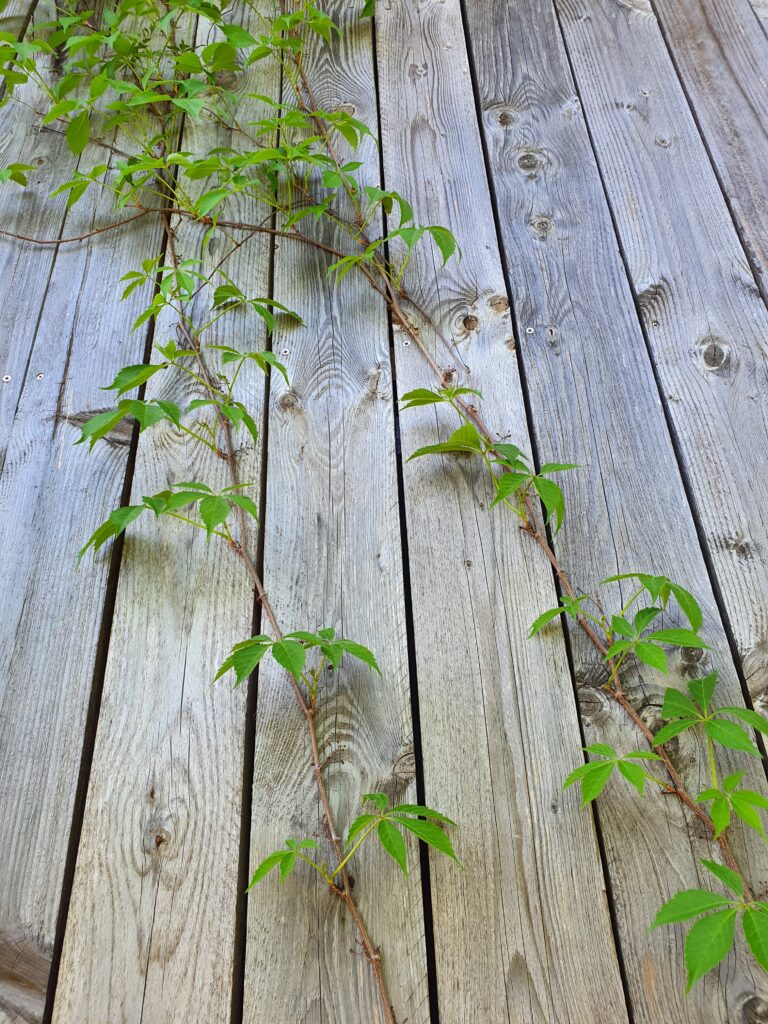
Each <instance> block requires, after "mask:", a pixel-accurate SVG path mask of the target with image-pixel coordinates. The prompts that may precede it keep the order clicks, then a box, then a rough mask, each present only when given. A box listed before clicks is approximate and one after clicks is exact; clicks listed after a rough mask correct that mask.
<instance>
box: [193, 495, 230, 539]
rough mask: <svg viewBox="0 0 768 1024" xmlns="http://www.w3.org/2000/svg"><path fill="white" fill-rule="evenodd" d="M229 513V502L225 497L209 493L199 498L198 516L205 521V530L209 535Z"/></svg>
mask: <svg viewBox="0 0 768 1024" xmlns="http://www.w3.org/2000/svg"><path fill="white" fill-rule="evenodd" d="M228 515H229V502H228V501H227V500H226V498H221V497H219V496H218V495H215V494H211V495H206V497H204V498H201V499H200V518H201V519H202V520H203V522H204V523H205V530H206V533H207V535H208V536H209V537H210V536H211V535H212V534H213V531H214V530H215V529H216V527H217V526H221V524H222V523H223V522H224V521H225V519H226V518H227V516H228Z"/></svg>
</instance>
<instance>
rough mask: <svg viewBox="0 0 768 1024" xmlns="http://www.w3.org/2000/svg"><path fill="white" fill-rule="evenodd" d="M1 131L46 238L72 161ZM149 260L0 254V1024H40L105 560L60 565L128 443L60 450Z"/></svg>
mask: <svg viewBox="0 0 768 1024" xmlns="http://www.w3.org/2000/svg"><path fill="white" fill-rule="evenodd" d="M26 95H27V98H30V95H31V93H30V92H29V91H27V92H26ZM5 109H6V111H7V110H8V109H9V108H5ZM13 109H18V110H19V111H21V110H24V111H26V108H22V107H20V108H13ZM11 124H12V130H11V132H10V133H9V134H10V136H11V137H12V139H15V140H17V141H18V139H19V138H22V137H24V138H26V139H27V140H28V141H29V143H30V146H29V147H27V148H24V147H22V151H23V155H22V156H21V159H23V160H26V159H27V158H28V157H31V158H32V159H30V160H29V162H30V163H32V162H36V161H37V160H39V162H40V171H39V174H37V173H34V172H33V173H32V174H31V176H30V177H31V187H30V190H29V193H22V192H21V190H16V191H15V192H13V193H11V192H9V191H8V190H7V189H8V186H5V187H4V189H3V190H2V191H1V192H0V199H1V200H2V202H3V204H7V206H5V211H6V212H7V216H6V217H5V220H4V221H3V224H4V226H11V225H13V224H16V225H17V226H18V227H19V228H20V229H21V230H25V231H27V232H29V233H33V234H34V233H37V232H38V231H39V232H41V233H43V234H45V233H47V232H50V231H53V232H55V231H59V230H61V227H62V225H63V222H64V214H63V212H62V204H60V203H58V202H51V203H50V204H49V205H46V201H45V199H44V198H43V196H44V195H45V194H46V193H47V192H49V191H50V190H51V188H52V187H53V183H54V182H55V183H58V182H59V181H61V178H60V177H59V176H60V175H64V176H65V177H66V176H67V175H68V174H69V173H71V171H72V170H73V169H74V166H75V161H74V158H73V157H71V155H67V154H66V153H64V152H62V149H61V142H60V136H57V135H53V134H51V133H40V134H38V133H36V132H35V131H34V129H33V128H32V127H31V124H30V122H29V121H28V120H25V119H24V118H20V119H19V120H15V119H14V120H12V122H11ZM97 160H103V153H102V152H98V153H96V152H94V151H93V150H90V151H86V152H85V153H84V154H83V156H82V157H81V166H90V165H91V164H93V163H96V162H97ZM88 161H90V162H91V163H90V164H89V163H88ZM14 188H15V186H14ZM111 207H112V202H111V200H105V199H104V198H103V197H99V198H97V193H96V191H95V190H94V192H93V193H91V194H87V195H86V197H85V198H83V199H82V200H81V202H80V204H78V205H77V206H76V207H75V208H74V209H73V210H72V211H70V213H69V215H68V217H67V223H68V224H69V225H70V226H71V228H72V230H73V233H81V232H83V231H88V230H89V229H90V228H91V227H92V226H94V225H95V224H97V223H103V222H105V220H107V219H108V218H109V217H111V216H112V209H111ZM159 244H160V228H159V225H158V224H155V225H154V226H153V225H151V224H150V222H149V221H147V222H142V223H141V225H139V224H135V225H131V226H130V227H129V228H128V229H127V230H126V231H125V232H124V233H122V234H121V236H120V238H119V239H115V240H114V241H113V242H112V244H109V243H107V242H105V241H104V242H102V244H101V248H100V247H99V245H98V244H97V243H83V244H80V245H77V246H70V247H69V248H66V249H62V250H61V251H59V252H57V251H56V250H55V249H45V250H43V249H39V248H36V247H34V246H31V245H21V244H19V243H16V242H10V241H8V240H7V239H3V240H2V242H1V243H0V252H2V261H3V273H2V275H0V279H1V280H2V286H1V287H0V291H1V292H2V301H1V302H0V322H1V323H2V328H0V336H2V339H3V355H4V360H5V365H4V366H3V371H4V373H5V375H6V376H10V377H11V380H10V381H7V382H3V383H2V384H0V389H2V390H0V397H2V416H1V417H0V422H1V424H2V431H3V442H4V443H3V449H4V451H5V449H6V446H7V457H6V459H5V465H4V472H3V476H2V480H1V482H0V544H1V545H2V548H1V550H2V551H3V577H2V585H0V623H1V624H2V625H1V627H0V629H1V632H2V642H1V643H0V778H2V786H0V812H1V813H2V816H3V818H2V820H3V822H4V827H3V829H2V831H1V832H0V863H1V864H2V884H0V951H1V952H0V962H2V964H3V967H2V968H0V1021H3V1024H6V1021H7V1020H11V1021H14V1020H23V1021H38V1020H40V1019H41V1017H42V1012H43V1003H44V1000H45V990H46V985H47V974H48V968H49V966H50V958H51V953H52V948H53V942H54V936H55V931H56V923H57V917H58V913H59V906H60V900H61V895H62V884H63V878H64V869H65V861H66V857H67V849H68V844H69V837H70V828H71V824H72V815H73V810H74V806H75V794H76V788H77V785H78V775H79V771H80V761H81V753H82V750H83V738H84V730H85V723H86V716H87V712H88V703H89V697H90V693H91V687H92V682H93V675H94V670H95V666H96V663H97V658H98V656H99V639H100V635H101V630H102V618H103V615H104V609H105V596H106V590H107V578H108V572H109V558H108V557H107V558H100V559H99V560H98V561H97V562H95V563H94V562H91V561H89V562H87V563H85V564H84V565H83V567H82V569H81V570H80V572H79V573H78V572H76V562H75V556H76V554H77V551H78V549H79V548H80V547H81V546H82V543H83V541H84V540H85V537H86V536H87V533H88V532H90V531H89V530H88V526H89V524H90V523H91V522H92V521H93V520H99V519H103V518H104V517H105V516H106V514H107V513H108V512H109V511H110V510H111V509H112V508H114V507H115V506H116V505H118V504H119V502H120V496H121V493H122V490H123V486H124V478H125V471H126V464H127V458H128V450H129V444H130V437H131V433H130V429H127V430H122V431H115V433H114V434H113V435H112V436H110V438H109V439H108V441H107V443H106V444H104V445H101V446H99V448H98V449H97V450H95V451H94V453H93V455H92V456H91V458H90V460H89V459H87V458H86V451H85V449H84V448H77V449H73V448H72V443H73V442H74V441H75V440H76V439H77V437H78V436H79V433H80V431H79V426H80V425H81V424H82V423H83V422H84V421H85V419H87V418H88V416H89V415H91V414H93V413H94V412H96V411H98V410H100V409H103V408H104V407H105V406H106V405H107V404H108V400H107V399H105V397H104V393H103V392H101V391H100V390H99V386H100V385H101V384H103V383H108V382H109V381H111V380H112V379H113V377H114V375H115V373H116V372H117V370H118V369H119V368H120V367H121V366H123V365H125V364H130V363H135V362H140V361H141V359H142V358H143V352H144V344H145V338H144V336H143V332H139V333H136V334H131V332H130V326H131V323H132V321H133V319H134V318H135V317H136V315H137V313H138V311H139V310H140V309H141V308H142V306H143V304H146V302H147V301H148V300H149V298H150V294H149V292H148V291H147V289H145V288H142V289H140V290H139V291H137V292H136V293H135V295H134V296H133V298H132V300H131V301H129V302H125V303H122V304H121V303H120V302H119V301H118V300H119V291H118V290H117V289H116V288H115V278H116V276H118V275H116V274H115V272H114V267H121V266H122V265H123V264H124V263H127V264H133V263H135V262H136V261H137V260H138V259H140V258H141V257H142V256H144V255H146V254H147V253H148V252H151V251H156V250H157V248H158V247H159ZM105 251H108V252H109V253H110V255H111V258H112V260H113V261H114V265H112V264H110V262H109V261H106V260H105V259H104V252H105ZM91 296H98V297H99V301H98V302H91V301H90V297H91ZM84 510H85V514H84ZM94 525H95V524H94Z"/></svg>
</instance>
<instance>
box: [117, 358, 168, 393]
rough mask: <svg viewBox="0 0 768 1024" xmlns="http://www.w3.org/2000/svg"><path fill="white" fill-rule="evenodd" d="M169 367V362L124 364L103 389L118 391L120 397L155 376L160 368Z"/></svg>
mask: <svg viewBox="0 0 768 1024" xmlns="http://www.w3.org/2000/svg"><path fill="white" fill-rule="evenodd" d="M166 367H167V363H152V364H149V363H139V364H138V365H135V366H124V367H123V368H122V370H120V371H119V372H118V374H117V376H116V377H115V379H114V380H113V381H112V383H111V384H109V385H108V386H107V387H105V388H102V389H101V390H102V391H117V395H118V398H119V397H120V395H123V394H125V392H126V391H130V390H131V389H132V388H138V387H140V386H141V385H142V384H144V383H145V382H146V381H148V380H149V378H150V377H154V375H155V374H156V373H159V371H160V370H164V369H166Z"/></svg>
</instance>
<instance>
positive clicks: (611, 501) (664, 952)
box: [466, 0, 768, 1024]
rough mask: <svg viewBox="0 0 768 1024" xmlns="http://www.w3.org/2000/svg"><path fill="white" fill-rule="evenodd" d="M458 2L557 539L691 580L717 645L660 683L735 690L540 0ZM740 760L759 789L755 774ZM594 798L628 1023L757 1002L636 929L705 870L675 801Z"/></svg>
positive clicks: (714, 1013) (754, 858)
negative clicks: (559, 517) (695, 971)
mask: <svg viewBox="0 0 768 1024" xmlns="http://www.w3.org/2000/svg"><path fill="white" fill-rule="evenodd" d="M635 6H637V5H635ZM466 15H467V23H468V27H469V31H470V36H471V43H472V48H473V52H474V59H475V63H476V72H477V82H478V92H479V105H480V111H481V117H482V124H483V130H484V134H485V139H486V144H487V147H488V153H489V160H490V165H491V170H492V177H493V181H494V188H495V192H496V196H497V200H498V209H499V218H500V227H501V234H502V240H503V243H504V250H505V256H506V262H507V271H508V275H509V279H510V285H511V289H512V295H511V296H510V297H511V299H512V305H513V308H514V311H515V316H516V320H517V328H518V337H519V339H520V342H521V350H522V352H521V354H522V358H523V363H524V366H525V375H526V383H527V387H528V393H529V400H530V404H531V410H532V416H533V422H534V429H535V435H536V441H537V446H538V450H539V455H540V458H541V460H542V461H554V460H558V461H560V460H563V459H567V460H569V461H571V460H572V461H574V462H577V463H579V464H580V465H581V466H582V467H583V468H582V469H581V470H580V471H578V472H575V473H571V474H568V475H567V476H566V477H564V482H565V489H566V498H567V502H568V507H569V508H570V517H569V520H568V522H567V524H566V526H565V528H564V530H563V531H562V534H561V535H560V536H558V537H557V540H556V546H557V550H558V552H559V554H560V557H561V559H562V560H563V561H564V563H565V564H566V566H567V567H568V568H569V569H570V570H571V571H572V574H573V577H574V579H575V581H576V584H577V586H578V587H579V589H581V590H584V591H587V592H589V591H591V590H593V589H594V588H595V586H596V585H597V584H598V582H599V581H600V580H601V579H604V578H605V577H606V576H608V575H610V574H612V573H616V572H621V571H633V570H638V571H659V572H664V573H666V574H668V575H669V576H671V577H672V578H673V579H676V580H678V581H680V582H681V583H682V584H683V585H684V586H688V587H690V588H691V589H693V590H694V591H695V592H696V593H697V594H698V595H699V596H700V598H701V599H702V606H703V608H704V612H705V619H706V635H707V638H708V641H709V642H710V643H711V644H712V647H713V651H712V653H711V654H709V655H706V656H705V657H702V658H700V659H695V658H694V657H693V656H692V655H690V654H687V653H686V652H682V654H680V655H677V656H675V658H674V659H673V660H672V674H671V676H670V681H671V682H672V683H673V684H674V685H678V686H681V685H683V684H684V682H685V680H686V678H688V677H689V676H690V675H695V674H698V673H699V672H701V671H702V670H703V669H704V668H705V666H706V667H708V666H709V665H710V664H711V665H712V666H713V667H717V668H719V669H720V671H721V680H722V693H721V696H722V698H723V699H725V700H726V701H727V702H728V703H730V702H734V703H739V702H740V701H741V692H740V687H739V683H738V679H737V677H736V674H735V671H734V666H733V664H732V662H731V659H730V654H729V649H728V646H727V643H726V641H725V638H724V636H723V631H722V628H721V625H720V623H719V621H718V612H717V607H716V604H715V601H714V598H713V595H712V592H711V589H710V587H709V585H708V580H707V571H706V566H705V564H704V562H703V559H702V555H701V551H700V548H699V543H698V539H697V535H696V531H695V528H694V522H693V519H692V516H691V511H690V508H689V506H688V504H687V500H686V496H685V492H684V490H683V487H682V483H681V480H680V475H679V471H678V467H677V464H676V461H675V455H674V451H673V448H672V445H671V442H670V438H669V435H668V432H667V429H666V425H665V421H664V417H663V414H662V409H661V405H660V401H659V396H658V392H657V390H656V386H655V382H654V377H653V373H652V368H651V365H650V362H649V359H648V355H647V351H646V348H645V344H644V340H643V337H642V333H641V331H640V328H639V324H638V322H637V319H636V316H635V311H634V306H633V300H632V296H631V293H630V290H629V287H628V283H627V280H626V277H625V274H624V269H623V266H622V262H621V259H620V256H619V253H618V247H617V241H616V238H615V235H614V233H613V227H612V223H611V218H610V211H609V209H608V206H607V203H606V199H605V195H604V193H603V190H602V186H601V182H600V178H599V175H598V173H597V168H596V166H595V163H594V158H593V154H592V150H591V147H590V143H589V138H588V135H587V131H586V128H585V124H584V120H583V117H582V112H581V106H580V103H579V100H578V96H577V95H576V93H575V89H574V83H573V81H572V79H571V75H570V71H569V67H568V62H567V59H566V54H565V51H564V48H563V43H562V39H561V37H560V33H559V29H558V25H557V22H556V19H555V15H554V11H553V9H552V7H551V4H550V3H549V2H548V0H547V2H544V0H521V2H520V3H517V4H514V5H507V4H503V3H501V2H499V3H493V4H491V6H490V9H488V8H486V9H484V10H483V11H482V12H481V11H480V10H479V9H478V8H477V7H476V6H475V5H472V4H470V5H467V7H466ZM638 16H642V12H638ZM618 589H620V590H621V595H623V599H624V600H626V599H627V597H628V596H629V592H628V591H627V588H626V587H622V588H616V589H615V590H614V591H613V592H611V591H609V590H604V591H603V592H602V594H603V600H604V601H605V602H606V603H607V607H608V609H609V611H617V610H618V609H619V608H620V607H621V604H622V603H623V601H622V598H621V596H620V595H619V594H618V593H617V590H618ZM578 632H579V631H578V630H577V631H576V633H578ZM572 642H573V652H574V660H575V666H576V673H577V683H578V687H579V693H580V700H581V707H582V716H583V723H584V728H585V734H586V738H587V740H588V741H593V740H597V739H601V740H604V741H607V742H609V743H611V744H612V745H613V746H614V747H615V748H616V749H618V750H623V751H627V750H631V749H633V748H636V747H637V745H638V736H637V734H636V732H634V731H633V730H632V729H631V728H630V727H629V726H628V723H627V721H626V719H625V718H624V717H623V715H622V714H621V713H620V711H619V710H618V709H617V708H616V707H615V706H613V705H611V704H609V703H608V700H607V698H606V697H605V694H604V693H603V691H602V690H601V684H602V683H603V682H604V678H605V677H604V674H603V673H602V671H601V670H600V667H599V666H598V665H597V664H596V662H595V658H594V656H593V652H592V650H591V649H590V648H588V647H587V646H586V645H585V641H584V640H583V639H582V637H581V636H580V635H575V634H574V635H573V636H572ZM667 682H668V680H667V679H664V678H663V677H659V676H658V675H655V674H654V673H652V672H650V671H648V670H645V669H643V670H642V671H641V672H635V673H634V674H632V675H631V676H630V677H629V678H628V679H626V680H625V685H627V686H628V687H629V692H630V694H631V697H632V699H633V701H634V702H635V704H636V705H637V706H638V707H639V708H640V709H641V713H642V715H643V717H644V718H645V719H646V721H648V722H649V723H650V724H651V725H652V726H655V725H656V724H657V723H658V711H659V707H660V704H661V693H662V689H663V686H664V685H666V684H667ZM641 745H642V744H641ZM703 754H704V751H703V750H702V749H700V748H699V747H698V746H697V744H696V741H695V740H694V739H693V738H691V739H688V738H687V737H686V739H685V740H684V741H682V742H680V743H679V744H678V748H677V750H676V753H675V757H676V763H677V764H678V766H679V768H680V769H681V770H682V771H683V772H684V776H685V778H686V780H687V782H688V784H689V785H690V786H691V788H692V790H693V791H694V792H695V793H698V792H699V791H700V790H701V789H702V788H703V787H704V786H705V785H706V784H707V783H706V774H705V773H704V771H703V765H704V764H705V759H704V757H702V755H703ZM737 760H738V766H739V767H740V768H743V767H745V765H744V764H743V763H742V761H741V760H740V759H733V758H723V764H724V765H727V768H726V770H728V771H731V770H735V765H736V761H737ZM746 767H747V768H748V769H751V779H752V784H754V785H755V786H756V787H758V788H761V787H764V782H765V780H764V778H763V773H762V771H760V769H759V768H758V769H756V770H755V768H754V766H753V765H752V766H750V765H747V766H746ZM599 810H600V821H601V825H602V829H603V836H604V841H605V848H606V854H607V858H608V863H609V865H610V869H611V881H612V888H613V892H614V894H615V898H616V913H617V921H618V925H619V933H620V940H621V950H622V955H623V958H624V962H625V965H626V972H627V980H628V985H629V991H630V997H631V1000H632V1008H633V1015H634V1019H635V1020H636V1021H649V1022H650V1021H658V1020H660V1019H673V1020H675V1021H680V1022H688V1021H690V1022H693V1021H696V1022H697V1024H698V1022H701V1021H712V1022H713V1024H714V1022H715V1021H721V1020H722V1019H727V1018H728V1017H729V1016H734V1015H738V1014H739V1013H741V1012H742V1011H743V1008H744V1007H745V1006H752V1005H759V1004H760V1000H762V999H764V998H765V993H766V985H765V979H764V975H763V974H762V973H761V972H760V971H759V969H758V968H757V967H756V966H755V965H754V962H753V961H752V960H751V959H750V957H749V956H748V955H747V954H746V953H745V952H744V950H743V949H740V950H739V952H738V953H737V955H735V956H733V957H730V958H729V959H728V960H727V961H726V962H725V964H724V966H723V967H722V969H721V970H720V971H719V972H717V973H715V974H713V975H710V976H708V977H707V979H705V980H704V981H703V982H702V983H700V985H699V986H697V988H696V989H694V990H693V992H692V993H691V994H690V995H689V996H687V997H685V996H684V995H683V991H682V988H683V970H682V950H681V942H682V931H681V930H679V929H677V930H671V929H670V930H666V931H661V930H659V931H657V932H654V933H652V934H651V935H649V934H648V924H649V922H650V920H651V919H652V916H653V914H654V913H655V911H656V909H657V908H658V906H659V905H660V904H661V903H662V902H663V900H664V899H666V898H668V897H669V896H670V895H671V894H672V893H673V892H675V891H677V890H679V889H680V888H684V887H685V886H686V885H687V886H697V885H699V884H704V885H710V884H711V883H710V882H709V881H708V880H707V879H706V878H704V877H702V876H704V875H705V874H706V872H704V871H703V870H702V869H700V868H698V865H697V858H699V857H702V856H707V855H709V854H710V853H711V847H710V846H709V845H708V844H707V843H706V842H702V838H701V837H700V835H699V834H698V832H697V830H696V828H695V827H689V826H688V823H687V822H686V821H685V819H684V818H683V816H682V814H681V812H680V808H679V807H677V806H675V805H674V804H673V803H671V802H670V801H669V800H666V799H662V798H659V797H654V796H650V797H648V798H647V799H645V800H643V801H642V802H640V801H638V800H637V799H635V798H634V797H632V795H631V794H628V793H627V792H626V789H620V788H618V787H614V788H612V789H611V790H610V791H608V792H607V794H606V796H605V798H604V799H602V800H601V801H599ZM670 850H671V851H673V852H672V853H670V852H669V851H670ZM737 855H738V856H740V858H741V862H742V863H743V864H746V865H749V867H750V869H751V874H752V877H753V880H754V882H755V884H757V885H759V884H760V882H759V880H760V879H761V878H762V877H763V875H764V873H765V870H766V868H768V863H766V856H765V852H764V848H763V847H762V844H760V843H752V841H751V839H750V838H749V837H742V836H738V837H737ZM670 857H672V858H673V859H674V871H670V870H669V864H670V861H669V858H670Z"/></svg>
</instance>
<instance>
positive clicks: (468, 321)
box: [461, 314, 480, 331]
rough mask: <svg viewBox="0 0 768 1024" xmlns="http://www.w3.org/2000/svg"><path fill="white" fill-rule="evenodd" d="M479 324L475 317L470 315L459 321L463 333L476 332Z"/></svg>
mask: <svg viewBox="0 0 768 1024" xmlns="http://www.w3.org/2000/svg"><path fill="white" fill-rule="evenodd" d="M479 323H480V321H479V320H478V319H477V317H476V316H472V314H468V315H467V316H465V317H464V318H463V319H462V321H461V324H462V327H463V328H464V330H465V331H476V330H477V325H478V324H479Z"/></svg>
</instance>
